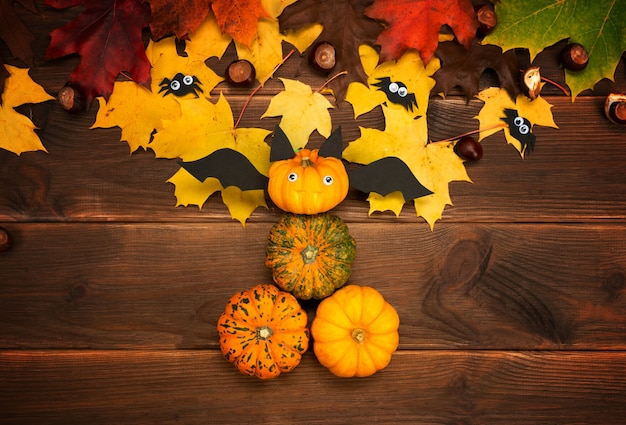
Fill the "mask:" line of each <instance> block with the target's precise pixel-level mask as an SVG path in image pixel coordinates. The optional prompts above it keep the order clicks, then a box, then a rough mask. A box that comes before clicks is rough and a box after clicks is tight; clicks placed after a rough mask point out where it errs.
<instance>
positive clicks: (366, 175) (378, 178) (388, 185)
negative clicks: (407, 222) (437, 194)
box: [348, 156, 433, 201]
mask: <svg viewBox="0 0 626 425" xmlns="http://www.w3.org/2000/svg"><path fill="white" fill-rule="evenodd" d="M348 177H349V178H350V186H352V187H354V188H355V189H358V190H360V191H361V192H365V193H369V192H376V193H378V194H379V195H382V196H386V195H388V194H390V193H391V192H396V191H400V192H402V196H404V200H405V201H409V200H411V199H415V198H420V197H422V196H426V195H430V194H432V193H433V192H432V191H430V190H429V189H427V188H426V187H424V186H423V185H422V184H421V183H420V182H419V180H417V178H416V177H415V174H413V172H412V171H411V169H410V168H409V166H408V165H406V164H405V163H404V161H402V160H401V159H400V158H397V157H395V156H388V157H385V158H382V159H379V160H377V161H374V162H372V163H370V164H368V165H364V166H362V167H359V168H356V169H354V170H350V171H349V172H348Z"/></svg>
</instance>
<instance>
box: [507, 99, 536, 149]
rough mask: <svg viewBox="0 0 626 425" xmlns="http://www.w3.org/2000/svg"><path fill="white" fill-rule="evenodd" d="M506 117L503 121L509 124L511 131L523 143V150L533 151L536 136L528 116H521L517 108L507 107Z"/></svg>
mask: <svg viewBox="0 0 626 425" xmlns="http://www.w3.org/2000/svg"><path fill="white" fill-rule="evenodd" d="M504 114H505V115H506V118H502V121H504V122H505V123H507V124H508V125H509V133H511V136H513V137H514V138H515V139H517V140H519V142H520V143H521V144H522V152H525V151H527V150H528V151H529V152H532V151H533V149H535V140H536V137H535V135H534V134H533V133H532V124H531V122H530V121H528V120H527V119H526V118H523V117H520V116H519V115H518V114H517V111H516V110H515V109H508V108H507V109H505V110H504Z"/></svg>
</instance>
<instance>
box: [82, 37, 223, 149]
mask: <svg viewBox="0 0 626 425" xmlns="http://www.w3.org/2000/svg"><path fill="white" fill-rule="evenodd" d="M146 55H147V56H148V59H149V60H150V63H151V64H152V69H151V71H150V75H151V78H152V87H151V90H148V89H146V88H145V87H144V86H142V85H140V84H137V83H135V82H132V81H117V82H115V84H114V86H113V92H112V94H111V96H110V97H109V99H108V101H106V100H104V98H102V97H99V98H98V103H99V108H98V113H97V115H96V120H95V122H94V124H93V125H92V126H91V128H111V127H120V128H121V129H122V134H121V140H122V141H125V142H127V143H128V146H129V148H130V152H131V153H132V152H134V151H135V150H137V149H139V148H140V147H142V148H144V149H146V148H147V147H148V144H149V143H150V141H151V139H152V133H153V132H154V131H157V132H158V131H160V130H162V129H163V124H162V123H163V120H170V121H171V120H175V119H177V118H178V117H180V115H181V109H180V104H179V101H180V100H181V99H184V98H190V97H194V96H195V95H196V94H197V95H199V96H200V95H201V96H204V97H205V98H207V99H208V98H210V92H211V90H213V88H214V87H215V86H216V85H217V84H218V83H219V82H220V81H222V80H223V79H222V77H220V76H219V75H217V74H216V73H215V72H214V71H213V70H212V69H211V68H209V67H208V66H206V65H205V63H204V61H197V60H190V59H189V58H185V57H183V56H179V55H178V54H177V52H176V43H175V38H174V37H168V38H164V39H162V40H160V41H158V42H154V41H150V43H149V44H148V47H147V48H146ZM178 73H181V74H183V75H190V76H193V77H195V78H197V80H198V87H199V88H200V89H201V90H194V91H193V92H190V93H189V94H187V95H185V96H183V97H178V96H176V95H175V94H174V93H167V91H166V90H163V91H162V90H161V89H162V88H163V87H162V84H161V83H163V82H164V79H168V80H171V79H173V78H174V77H175V76H176V75H177V74H178ZM164 85H165V86H167V83H165V84H164ZM166 89H167V88H166ZM194 93H195V94H194Z"/></svg>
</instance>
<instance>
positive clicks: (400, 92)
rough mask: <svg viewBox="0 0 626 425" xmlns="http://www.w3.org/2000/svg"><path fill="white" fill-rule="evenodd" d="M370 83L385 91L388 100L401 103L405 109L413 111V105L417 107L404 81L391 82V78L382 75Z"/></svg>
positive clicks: (413, 95) (413, 96)
mask: <svg viewBox="0 0 626 425" xmlns="http://www.w3.org/2000/svg"><path fill="white" fill-rule="evenodd" d="M372 85H373V86H375V87H378V90H380V91H382V92H383V93H385V94H386V95H387V99H389V101H390V102H392V103H396V104H398V105H402V106H403V107H404V109H406V110H407V111H410V112H413V107H414V106H415V107H417V100H416V99H415V94H413V93H409V90H408V89H407V88H406V86H405V85H404V83H401V82H399V81H398V82H392V81H391V78H389V77H384V78H379V79H378V82H377V83H375V84H372Z"/></svg>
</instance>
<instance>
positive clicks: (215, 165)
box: [179, 126, 343, 190]
mask: <svg viewBox="0 0 626 425" xmlns="http://www.w3.org/2000/svg"><path fill="white" fill-rule="evenodd" d="M342 148H343V142H342V138H341V127H339V128H337V129H336V130H335V131H334V132H333V133H332V134H331V135H330V137H329V138H328V139H326V141H324V143H323V144H322V146H321V147H320V150H319V155H320V156H334V157H335V158H341V153H342ZM295 154H296V153H295V151H294V150H293V146H292V145H291V142H289V139H288V138H287V135H286V134H285V132H284V131H283V130H282V129H281V128H280V127H279V126H276V128H275V129H274V137H273V139H272V146H271V148H270V162H275V161H281V160H284V159H290V158H293V157H294V156H295ZM179 164H180V166H181V167H183V168H184V169H185V170H187V171H188V172H189V174H191V175H192V176H194V177H195V178H196V179H198V180H199V181H201V182H203V181H205V180H206V179H207V178H209V177H213V178H216V179H218V180H219V181H220V183H221V184H222V186H223V187H225V188H226V187H228V186H236V187H238V188H239V189H240V190H255V189H264V190H265V189H267V182H268V178H267V176H264V175H263V174H261V173H260V172H259V171H258V170H257V169H256V167H255V166H254V165H252V163H251V162H250V160H249V159H248V158H247V157H246V156H245V155H244V154H242V153H241V152H238V151H236V150H234V149H230V148H223V149H218V150H216V151H215V152H213V153H211V154H209V155H207V156H205V157H204V158H200V159H198V160H196V161H188V162H184V161H180V162H179Z"/></svg>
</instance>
